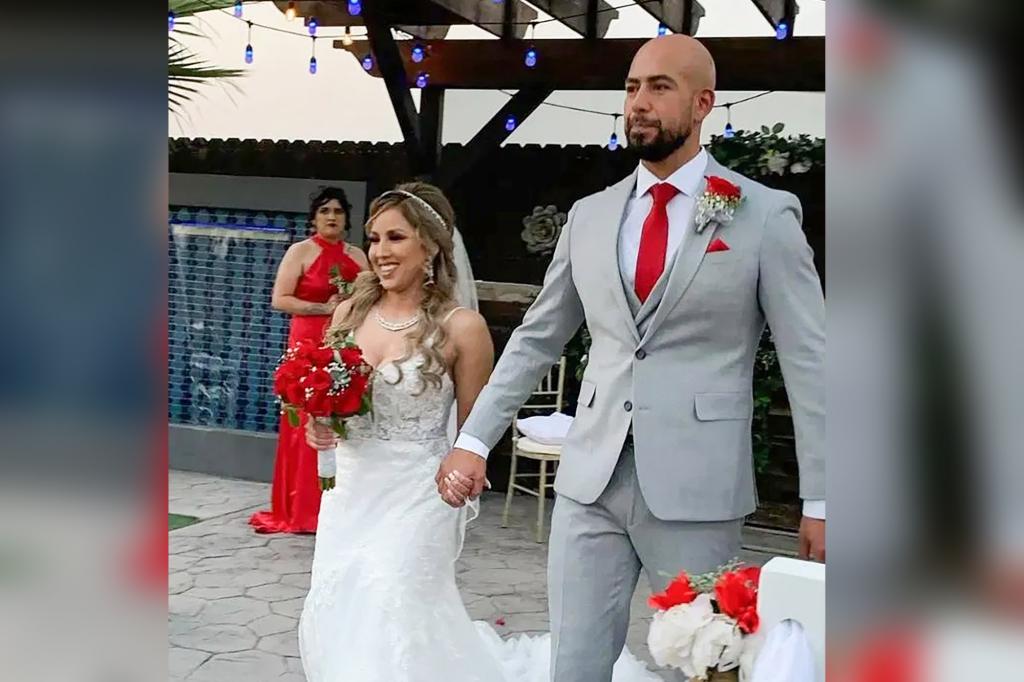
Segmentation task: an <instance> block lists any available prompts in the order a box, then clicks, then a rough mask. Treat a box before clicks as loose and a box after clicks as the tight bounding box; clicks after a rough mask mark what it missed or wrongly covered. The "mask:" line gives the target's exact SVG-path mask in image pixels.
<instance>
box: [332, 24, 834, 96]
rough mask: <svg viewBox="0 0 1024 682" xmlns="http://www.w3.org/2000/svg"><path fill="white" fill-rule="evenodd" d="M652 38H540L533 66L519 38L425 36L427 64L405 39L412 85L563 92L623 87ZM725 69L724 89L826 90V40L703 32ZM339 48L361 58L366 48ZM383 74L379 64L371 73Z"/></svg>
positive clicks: (337, 44) (720, 80)
mask: <svg viewBox="0 0 1024 682" xmlns="http://www.w3.org/2000/svg"><path fill="white" fill-rule="evenodd" d="M646 41H647V39H646V38H614V39H613V38H605V39H602V40H595V41H589V40H579V39H571V38H570V39H564V40H563V39H550V40H543V41H537V42H536V46H537V49H538V51H539V53H540V58H539V60H538V62H537V66H536V67H535V68H532V69H531V68H526V67H525V66H524V64H523V54H524V52H525V50H526V48H527V47H528V43H526V42H524V41H515V40H441V41H421V42H422V44H423V45H425V46H426V48H427V54H428V55H429V56H428V57H427V59H426V60H425V61H423V62H422V63H420V64H414V63H413V62H412V59H411V56H410V54H411V51H412V47H413V44H414V43H413V41H399V42H398V45H397V47H398V50H399V52H400V53H401V56H402V59H403V60H404V63H405V64H406V66H407V67H408V68H407V69H406V73H407V75H406V84H407V85H412V84H414V82H415V79H416V74H417V73H419V72H420V71H424V72H426V73H429V74H430V83H431V84H432V85H437V86H441V87H445V88H464V89H478V90H498V89H502V88H507V89H511V90H519V89H521V88H527V87H539V86H547V87H550V88H552V89H555V90H618V89H620V88H622V85H623V82H624V80H625V77H626V73H627V71H628V70H629V64H630V62H631V61H632V59H633V55H634V54H636V51H637V50H638V49H640V46H641V45H643V44H644V43H645V42H646ZM701 42H702V43H704V45H705V46H707V48H708V50H709V51H710V52H711V55H712V57H713V58H714V60H715V63H716V65H717V67H718V84H717V88H718V89H719V90H792V91H803V92H822V91H824V90H825V38H824V37H823V36H804V37H800V38H793V39H790V40H786V41H778V40H776V39H775V38H702V39H701ZM334 46H335V47H337V48H340V49H343V50H347V51H349V52H350V53H352V54H353V55H354V56H355V57H356V58H357V59H361V58H362V55H363V51H364V48H363V47H359V46H351V47H346V46H345V45H344V44H342V42H341V41H335V43H334ZM371 73H372V74H373V75H376V76H382V75H383V74H382V73H381V72H380V71H379V69H378V67H376V66H375V67H374V69H373V70H372V71H371Z"/></svg>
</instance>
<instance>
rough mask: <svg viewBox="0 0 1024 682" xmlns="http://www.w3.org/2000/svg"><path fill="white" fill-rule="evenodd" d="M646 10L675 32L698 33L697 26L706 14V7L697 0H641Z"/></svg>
mask: <svg viewBox="0 0 1024 682" xmlns="http://www.w3.org/2000/svg"><path fill="white" fill-rule="evenodd" d="M637 5H638V6H640V7H642V8H643V10H644V11H645V12H647V13H648V14H650V15H651V16H652V17H654V18H655V19H657V20H658V21H660V22H661V23H663V24H665V26H667V27H668V28H669V30H671V31H672V32H673V33H685V34H686V35H689V36H692V35H696V34H697V26H698V25H699V24H700V20H701V18H702V17H703V16H704V7H703V6H701V4H700V3H699V2H697V0H660V1H658V2H639V3H637Z"/></svg>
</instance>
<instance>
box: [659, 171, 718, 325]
mask: <svg viewBox="0 0 1024 682" xmlns="http://www.w3.org/2000/svg"><path fill="white" fill-rule="evenodd" d="M720 168H721V167H720V166H719V165H718V163H717V162H716V161H715V160H714V158H712V157H711V155H710V154H709V155H708V166H707V170H705V171H704V175H705V176H708V175H718V174H719V169H720ZM707 184H708V183H707V179H706V177H705V179H702V180H701V182H700V185H699V186H698V187H697V196H696V197H695V201H694V213H696V209H697V202H698V201H700V196H701V195H702V194H703V193H704V189H705V188H706V187H707ZM694 213H691V214H690V219H689V220H687V222H686V230H687V234H686V238H685V240H684V241H683V247H682V248H681V249H680V250H679V252H678V253H677V254H676V257H675V260H674V263H673V265H672V270H671V271H670V272H669V275H668V283H667V284H666V286H665V294H664V296H662V299H661V302H660V303H659V304H658V308H657V310H655V311H654V316H653V317H652V319H651V324H650V325H648V327H647V331H646V332H645V333H644V336H643V339H642V340H641V341H640V343H641V345H642V344H644V343H646V342H647V340H648V339H650V338H651V336H652V335H653V334H654V333H655V332H656V331H657V330H658V327H659V326H661V324H662V322H664V321H665V318H666V317H667V316H668V314H669V313H670V312H671V311H672V309H673V308H674V307H675V306H676V304H677V303H678V302H679V299H681V298H682V297H683V294H685V293H686V290H687V288H689V286H690V282H692V281H693V278H694V276H695V275H696V274H697V268H699V267H700V263H701V261H702V260H704V254H705V252H706V251H707V249H708V244H710V243H711V240H712V238H713V237H714V234H715V230H716V229H717V228H718V224H717V223H714V222H712V223H709V224H708V226H707V227H706V228H705V229H704V231H703V232H701V233H700V234H697V231H696V229H695V227H694V222H693V216H694Z"/></svg>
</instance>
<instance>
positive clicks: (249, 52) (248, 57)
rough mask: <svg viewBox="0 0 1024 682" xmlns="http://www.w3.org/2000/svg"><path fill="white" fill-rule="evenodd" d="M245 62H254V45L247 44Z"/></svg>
mask: <svg viewBox="0 0 1024 682" xmlns="http://www.w3.org/2000/svg"><path fill="white" fill-rule="evenodd" d="M245 63H246V64H252V45H246V46H245Z"/></svg>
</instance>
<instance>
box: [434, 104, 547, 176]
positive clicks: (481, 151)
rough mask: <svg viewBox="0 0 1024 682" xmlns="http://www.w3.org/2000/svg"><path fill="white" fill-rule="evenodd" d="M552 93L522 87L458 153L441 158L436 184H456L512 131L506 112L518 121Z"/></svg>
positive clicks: (492, 151) (523, 118) (525, 117)
mask: <svg viewBox="0 0 1024 682" xmlns="http://www.w3.org/2000/svg"><path fill="white" fill-rule="evenodd" d="M551 93H552V88H549V87H544V86H535V87H529V88H525V89H522V90H520V91H519V92H517V93H516V94H515V95H513V96H512V98H511V99H509V101H508V102H506V103H505V105H504V106H502V107H501V108H500V109H499V110H498V112H497V113H496V114H494V116H492V117H491V120H490V121H488V122H487V123H486V124H484V126H483V128H481V129H480V131H479V132H477V134H476V135H474V136H473V139H472V140H470V141H469V142H468V143H467V144H466V146H465V148H464V149H463V150H462V152H461V153H460V154H459V156H457V157H455V158H453V159H450V160H449V159H444V160H443V161H442V164H441V166H440V168H438V171H437V173H436V175H435V182H436V183H437V185H438V186H439V187H441V188H442V189H451V188H452V187H454V186H455V185H457V184H458V183H459V181H460V180H461V179H462V178H463V177H465V176H466V174H467V173H469V172H470V171H471V170H472V169H473V168H475V167H477V166H478V165H479V164H480V163H483V162H484V161H485V160H486V159H487V157H489V156H490V155H491V154H493V153H494V152H495V151H496V150H497V149H498V148H499V147H500V146H501V143H502V142H504V141H505V140H506V139H508V136H509V135H511V134H512V131H509V130H507V129H506V127H505V121H506V120H507V119H508V117H509V115H512V116H515V118H516V121H518V123H519V124H520V125H521V124H522V122H523V121H525V120H526V119H527V117H529V115H530V114H532V113H533V112H534V111H535V110H536V109H537V107H539V106H540V105H541V104H543V103H544V100H545V99H547V98H548V96H549V95H550V94H551Z"/></svg>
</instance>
